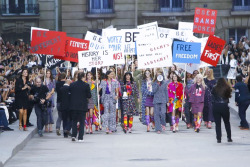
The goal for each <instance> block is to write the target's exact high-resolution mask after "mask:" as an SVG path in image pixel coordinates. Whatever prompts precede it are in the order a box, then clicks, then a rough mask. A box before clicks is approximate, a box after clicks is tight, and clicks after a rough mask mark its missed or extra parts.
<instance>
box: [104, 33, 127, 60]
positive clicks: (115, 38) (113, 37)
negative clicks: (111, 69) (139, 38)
mask: <svg viewBox="0 0 250 167" xmlns="http://www.w3.org/2000/svg"><path fill="white" fill-rule="evenodd" d="M102 33H103V34H102V37H103V43H104V44H105V49H108V50H110V52H109V54H110V56H111V57H112V58H113V62H114V64H125V56H124V42H123V41H124V33H123V32H122V31H115V30H113V29H104V30H103V31H102Z"/></svg>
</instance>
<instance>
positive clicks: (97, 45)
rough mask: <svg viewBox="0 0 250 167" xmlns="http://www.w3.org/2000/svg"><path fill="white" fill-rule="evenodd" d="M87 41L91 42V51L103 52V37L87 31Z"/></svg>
mask: <svg viewBox="0 0 250 167" xmlns="http://www.w3.org/2000/svg"><path fill="white" fill-rule="evenodd" d="M85 40H88V41H89V50H103V49H104V45H103V43H102V40H103V39H102V36H100V35H98V34H95V33H92V32H90V31H87V34H86V36H85Z"/></svg>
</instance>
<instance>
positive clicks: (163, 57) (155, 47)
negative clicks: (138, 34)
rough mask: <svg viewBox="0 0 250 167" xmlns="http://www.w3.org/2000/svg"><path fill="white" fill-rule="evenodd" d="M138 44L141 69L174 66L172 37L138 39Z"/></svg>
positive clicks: (139, 66)
mask: <svg viewBox="0 0 250 167" xmlns="http://www.w3.org/2000/svg"><path fill="white" fill-rule="evenodd" d="M136 45H137V46H136V47H137V59H138V68H139V69H146V68H155V67H170V66H172V40H171V39H164V40H162V39H157V40H154V41H152V40H148V41H145V40H143V41H137V42H136Z"/></svg>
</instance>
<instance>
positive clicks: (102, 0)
mask: <svg viewBox="0 0 250 167" xmlns="http://www.w3.org/2000/svg"><path fill="white" fill-rule="evenodd" d="M89 11H90V13H111V12H112V11H113V0H90V3H89Z"/></svg>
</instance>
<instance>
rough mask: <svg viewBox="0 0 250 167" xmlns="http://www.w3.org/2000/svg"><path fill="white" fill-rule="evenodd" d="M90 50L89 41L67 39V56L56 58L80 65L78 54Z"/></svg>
mask: <svg viewBox="0 0 250 167" xmlns="http://www.w3.org/2000/svg"><path fill="white" fill-rule="evenodd" d="M88 49H89V41H87V40H83V39H78V38H72V37H67V38H66V45H65V56H63V57H62V56H55V58H57V59H62V60H66V61H71V62H76V63H78V52H79V51H84V50H88Z"/></svg>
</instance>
